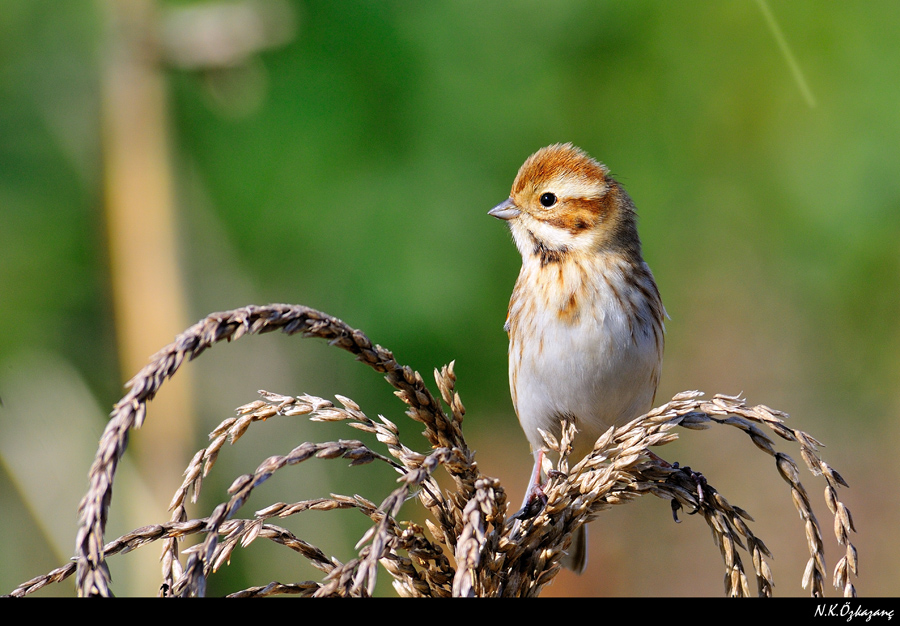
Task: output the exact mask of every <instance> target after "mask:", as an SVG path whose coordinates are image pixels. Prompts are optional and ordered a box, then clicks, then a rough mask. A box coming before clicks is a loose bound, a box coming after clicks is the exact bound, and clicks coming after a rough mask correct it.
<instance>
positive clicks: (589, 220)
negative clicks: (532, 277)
mask: <svg viewBox="0 0 900 626" xmlns="http://www.w3.org/2000/svg"><path fill="white" fill-rule="evenodd" d="M488 214H489V215H493V216H494V217H496V218H499V219H502V220H506V221H507V222H508V223H509V227H510V231H511V232H512V235H513V239H514V240H515V242H516V246H517V247H518V248H519V251H520V252H521V253H522V256H523V257H527V256H528V255H534V254H538V255H541V259H542V262H544V263H546V262H547V261H548V260H549V261H553V260H557V258H558V257H560V256H562V255H565V254H567V253H576V254H577V253H583V254H589V253H592V252H600V251H617V252H626V253H627V252H633V253H636V254H637V255H638V256H640V240H639V239H638V235H637V228H636V225H635V213H634V204H633V203H632V201H631V198H629V197H628V194H627V193H626V192H625V190H624V189H623V188H622V187H621V185H619V184H618V183H617V182H616V181H615V180H613V178H612V177H611V176H610V175H609V170H608V169H607V168H606V166H605V165H603V164H602V163H599V162H597V161H595V160H594V159H592V158H591V157H590V156H588V155H587V154H586V153H585V152H584V151H582V150H581V149H579V148H576V147H575V146H573V145H572V144H570V143H566V144H554V145H552V146H547V147H546V148H541V149H540V150H538V151H537V152H535V153H534V154H532V155H531V156H530V157H528V159H527V160H526V161H525V163H524V164H523V165H522V167H521V168H520V169H519V173H518V175H517V176H516V179H515V181H514V182H513V185H512V191H511V192H510V194H509V198H508V199H507V200H505V201H504V202H501V203H500V204H498V205H497V206H495V207H494V208H493V209H491V210H490V211H488Z"/></svg>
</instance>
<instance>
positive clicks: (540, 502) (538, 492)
mask: <svg viewBox="0 0 900 626" xmlns="http://www.w3.org/2000/svg"><path fill="white" fill-rule="evenodd" d="M545 506H547V494H545V493H544V489H543V488H542V487H541V485H540V484H539V483H534V484H532V485H531V487H530V488H529V489H528V493H527V494H526V495H525V502H524V503H523V504H522V508H521V509H519V510H518V511H516V512H515V513H513V515H512V519H518V520H523V519H531V518H532V517H534V516H536V515H537V514H538V513H540V512H541V511H543V510H544V507H545Z"/></svg>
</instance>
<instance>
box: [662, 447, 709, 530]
mask: <svg viewBox="0 0 900 626" xmlns="http://www.w3.org/2000/svg"><path fill="white" fill-rule="evenodd" d="M672 468H673V469H677V470H679V471H680V473H682V474H684V475H685V476H686V477H687V480H689V481H690V482H691V483H692V484H693V485H694V487H695V488H696V489H697V504H696V506H694V510H693V511H690V512H689V513H688V515H694V514H696V513H697V511H699V510H700V507H702V506H703V505H704V504H705V503H706V490H707V489H708V488H709V485H708V484H707V482H706V477H705V476H703V474H701V473H699V472H695V471H693V470H692V469H691V468H690V467H687V466H685V467H681V466H679V465H678V463H677V462H676V463H673V464H672ZM670 478H671V477H670ZM680 510H681V503H680V502H679V501H678V500H675V499H673V500H672V517H673V519H674V520H675V523H676V524H680V523H681V520H679V519H678V511H680Z"/></svg>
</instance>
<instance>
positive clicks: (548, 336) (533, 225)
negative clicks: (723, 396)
mask: <svg viewBox="0 0 900 626" xmlns="http://www.w3.org/2000/svg"><path fill="white" fill-rule="evenodd" d="M488 215H492V216H494V217H496V218H499V219H501V220H505V221H506V222H507V224H508V225H509V229H510V231H511V233H512V237H513V240H514V241H515V244H516V247H517V248H518V249H519V252H520V253H521V255H522V269H521V271H520V272H519V278H518V280H517V281H516V285H515V288H514V289H513V292H512V297H511V298H510V302H509V312H508V316H507V320H506V325H505V329H506V331H507V333H508V334H509V386H510V393H511V395H512V401H513V406H514V408H515V411H516V414H517V416H518V418H519V423H520V424H521V426H522V429H523V430H524V431H525V435H526V437H527V438H528V441H529V443H530V444H531V448H532V450H533V451H534V457H535V466H534V472H533V474H532V481H531V486H530V487H529V490H528V495H526V505H525V507H523V508H526V507H527V506H528V503H529V501H532V503H533V501H534V499H535V498H536V497H541V496H542V495H543V493H542V491H541V488H540V473H541V465H542V461H543V456H544V453H545V452H544V450H543V448H544V447H545V443H544V440H543V438H542V436H541V434H540V433H539V432H538V429H542V430H544V431H546V432H549V433H552V434H554V435H555V436H556V437H557V438H558V437H559V436H560V430H561V429H560V422H561V421H562V420H563V419H565V418H568V419H570V420H572V421H573V422H574V424H575V426H576V428H577V430H578V432H577V435H576V437H575V441H574V444H573V451H572V454H571V457H570V458H571V459H572V462H573V463H576V462H577V461H579V460H581V458H583V457H584V456H586V455H587V454H588V453H589V452H590V451H591V449H592V448H593V445H594V442H595V441H596V440H597V439H598V438H599V437H600V435H602V434H603V433H604V432H605V431H606V430H608V429H609V427H611V426H619V425H622V424H625V423H627V422H629V421H631V420H632V419H634V418H636V417H639V416H640V415H642V414H644V413H645V412H647V411H648V410H649V409H650V408H651V407H652V405H653V399H654V396H655V395H656V387H657V384H658V382H659V376H660V370H661V367H662V356H663V342H664V338H663V333H664V330H665V329H664V317H665V315H666V312H665V309H664V308H663V304H662V300H661V298H660V295H659V290H658V289H657V287H656V282H655V281H654V280H653V274H652V273H651V272H650V268H649V266H648V265H647V264H646V263H645V262H644V260H643V258H642V256H641V240H640V238H639V237H638V231H637V224H636V214H635V208H634V203H633V202H632V201H631V198H630V197H629V196H628V194H627V193H626V192H625V189H624V188H622V186H621V185H620V184H619V183H618V182H616V181H615V180H613V178H612V177H611V176H610V175H609V170H608V169H607V168H606V166H604V165H603V164H601V163H599V162H597V161H595V160H594V159H592V158H591V157H590V156H588V155H587V154H586V153H585V152H584V151H582V150H581V149H579V148H576V147H575V146H573V145H572V144H569V143H567V144H554V145H552V146H548V147H546V148H542V149H540V150H538V151H537V152H535V153H534V154H533V155H531V156H530V157H528V159H527V160H526V161H525V163H524V164H523V165H522V167H521V168H520V169H519V173H518V175H517V176H516V179H515V181H514V182H513V185H512V191H511V192H510V195H509V199H507V200H505V201H504V202H502V203H500V204H498V205H497V206H495V207H494V208H493V209H491V210H490V211H488ZM584 531H585V529H584V526H582V527H580V528H579V531H578V533H576V535H575V537H573V540H572V544H571V545H570V548H569V551H568V554H567V555H565V557H564V558H563V560H562V564H563V565H564V566H565V567H567V568H569V569H572V570H574V571H576V572H578V573H580V572H582V571H583V570H584V567H585V565H586V563H587V555H586V550H587V543H586V535H585V532H584Z"/></svg>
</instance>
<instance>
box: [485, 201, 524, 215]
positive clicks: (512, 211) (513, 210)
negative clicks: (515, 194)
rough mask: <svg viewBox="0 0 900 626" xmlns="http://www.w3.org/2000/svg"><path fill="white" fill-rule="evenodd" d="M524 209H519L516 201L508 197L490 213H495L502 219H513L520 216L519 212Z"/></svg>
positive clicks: (489, 212)
mask: <svg viewBox="0 0 900 626" xmlns="http://www.w3.org/2000/svg"><path fill="white" fill-rule="evenodd" d="M521 212H522V211H521V210H519V207H517V206H516V203H515V202H513V199H512V198H507V199H506V200H504V201H503V202H501V203H500V204H498V205H497V206H495V207H494V208H493V209H491V210H490V211H488V215H493V216H494V217H496V218H497V219H501V220H511V219H512V218H514V217H518V216H519V213H521Z"/></svg>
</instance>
